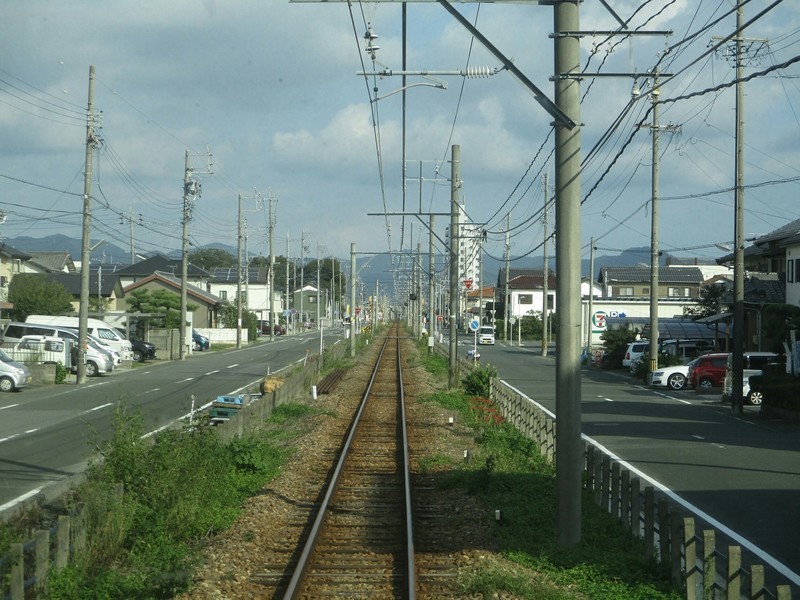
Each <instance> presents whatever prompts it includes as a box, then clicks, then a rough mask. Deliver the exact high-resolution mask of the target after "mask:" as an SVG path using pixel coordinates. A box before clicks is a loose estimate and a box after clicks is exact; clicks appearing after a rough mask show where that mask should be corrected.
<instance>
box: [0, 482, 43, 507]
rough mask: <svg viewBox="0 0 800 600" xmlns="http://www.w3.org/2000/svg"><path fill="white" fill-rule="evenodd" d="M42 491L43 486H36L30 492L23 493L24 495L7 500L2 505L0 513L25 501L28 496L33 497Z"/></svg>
mask: <svg viewBox="0 0 800 600" xmlns="http://www.w3.org/2000/svg"><path fill="white" fill-rule="evenodd" d="M41 491H42V488H36V489H34V490H31V491H30V492H26V493H24V494H22V496H17V497H16V498H14V499H13V500H11V501H9V502H6V503H5V504H2V505H0V513H1V512H4V511H6V510H8V509H9V508H11V507H13V506H16V505H17V504H19V503H20V502H24V501H25V500H27V499H28V498H31V497H33V496H35V495H36V494H38V493H39V492H41Z"/></svg>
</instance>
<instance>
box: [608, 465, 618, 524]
mask: <svg viewBox="0 0 800 600" xmlns="http://www.w3.org/2000/svg"><path fill="white" fill-rule="evenodd" d="M619 484H620V481H619V463H618V462H617V461H614V462H613V463H611V509H610V510H611V516H613V517H614V518H615V519H619V516H620V514H619V503H620V498H619V494H620V492H619Z"/></svg>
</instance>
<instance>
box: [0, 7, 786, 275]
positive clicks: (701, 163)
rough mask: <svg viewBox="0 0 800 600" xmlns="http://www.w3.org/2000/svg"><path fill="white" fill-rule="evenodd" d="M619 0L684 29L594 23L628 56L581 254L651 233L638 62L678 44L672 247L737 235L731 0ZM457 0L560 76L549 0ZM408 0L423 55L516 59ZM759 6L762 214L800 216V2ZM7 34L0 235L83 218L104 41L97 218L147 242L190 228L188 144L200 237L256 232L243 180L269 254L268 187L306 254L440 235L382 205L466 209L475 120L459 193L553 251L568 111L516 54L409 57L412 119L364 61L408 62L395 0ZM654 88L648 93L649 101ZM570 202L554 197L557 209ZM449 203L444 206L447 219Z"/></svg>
mask: <svg viewBox="0 0 800 600" xmlns="http://www.w3.org/2000/svg"><path fill="white" fill-rule="evenodd" d="M608 4H609V5H610V6H611V7H612V8H613V10H614V11H615V12H616V13H617V15H618V16H619V17H621V18H622V19H623V20H625V21H628V20H629V27H630V28H631V29H638V30H640V31H664V30H671V31H672V35H669V36H666V35H661V34H659V35H638V36H635V37H622V36H614V37H611V38H609V37H608V36H606V35H602V34H596V35H587V36H586V37H584V38H583V40H582V44H581V50H582V66H583V67H584V68H585V71H586V72H598V71H599V72H602V73H617V74H620V76H618V77H601V78H591V77H588V76H587V77H586V78H585V79H584V80H583V81H582V83H581V92H582V94H585V97H584V99H583V103H582V106H581V115H580V120H581V122H582V125H583V127H582V132H581V139H582V147H583V151H582V156H583V159H584V161H585V165H584V170H583V172H582V176H581V180H582V182H581V187H582V197H583V204H582V215H581V222H582V228H581V230H582V232H581V246H582V247H583V248H584V255H585V256H588V245H589V240H590V238H591V237H594V238H595V239H596V242H595V243H596V245H597V246H598V247H599V248H602V249H603V250H604V252H605V253H609V251H613V250H615V249H624V248H628V247H632V246H647V245H648V244H649V239H650V205H649V199H650V194H651V162H652V161H651V134H650V130H649V129H648V128H647V127H646V125H648V124H649V123H650V116H649V115H648V109H649V108H650V95H649V90H650V89H651V85H652V79H648V78H647V77H640V78H638V79H634V78H633V77H632V76H630V75H631V74H633V73H647V72H651V71H652V70H653V69H654V68H655V66H656V65H659V68H660V70H661V72H662V73H665V74H671V75H672V77H670V78H668V77H666V76H665V80H664V82H663V87H662V89H661V96H660V97H661V99H662V100H665V101H667V102H666V103H665V104H664V105H663V106H662V108H661V118H660V123H661V125H662V126H663V127H667V126H669V127H668V130H665V131H664V132H663V133H662V135H661V142H660V150H661V152H660V163H659V164H660V185H659V195H660V197H661V200H660V202H659V214H660V226H659V229H660V243H661V247H662V249H663V250H668V251H672V252H674V253H676V254H679V255H683V256H692V257H694V256H697V257H710V256H717V255H719V254H720V251H719V250H717V249H715V248H714V247H713V245H714V244H715V243H722V242H727V241H730V240H732V239H733V225H734V211H733V193H732V192H731V187H732V185H733V183H734V148H735V145H734V125H735V119H734V116H735V112H734V100H735V91H734V88H733V87H731V86H729V85H726V84H729V83H730V82H731V81H732V79H733V77H734V75H735V71H734V69H733V68H732V62H731V57H730V52H729V50H730V45H729V44H723V45H722V46H721V47H720V48H719V49H718V50H717V51H713V50H712V49H711V48H710V46H712V45H714V44H716V42H717V41H719V39H720V38H721V37H724V36H728V35H730V34H731V33H732V32H733V31H734V29H735V23H736V17H735V13H734V12H733V6H734V3H733V0H704V1H703V2H697V1H696V0H637V1H631V0H608ZM698 5H700V6H699V7H698ZM455 6H456V7H457V9H458V10H459V11H460V12H461V14H462V15H464V17H465V18H466V19H468V20H469V21H470V22H472V23H474V24H475V26H476V27H477V29H478V30H479V31H481V32H482V33H483V34H484V35H485V36H486V37H487V38H489V40H490V41H492V43H493V44H494V45H495V46H497V47H498V48H499V49H500V51H502V52H503V54H505V56H507V57H509V58H511V59H513V61H514V64H515V65H516V66H517V67H518V68H519V69H521V70H522V72H523V73H525V75H526V76H527V77H528V78H529V79H530V80H532V81H533V82H534V83H535V84H536V85H537V86H538V87H539V88H540V89H542V90H544V91H545V92H546V93H547V95H548V96H549V97H550V98H551V99H552V98H553V83H552V70H553V57H552V54H553V40H552V39H551V38H550V37H549V34H550V33H551V31H552V28H553V9H552V8H551V7H546V6H535V5H533V6H531V5H525V4H519V3H517V4H501V3H487V4H480V5H479V4H475V3H458V4H456V5H455ZM407 7H408V8H407V16H408V18H407V31H408V47H407V69H408V70H409V71H412V72H419V71H423V70H428V71H443V72H448V73H457V72H459V71H463V70H464V69H466V68H468V67H488V68H490V69H495V68H497V67H499V66H500V63H499V61H498V60H497V59H495V58H494V57H492V56H491V55H490V54H489V53H488V52H487V51H486V50H485V49H484V48H483V47H482V46H481V45H480V44H479V43H477V41H475V42H474V41H473V40H472V39H471V36H470V35H469V33H468V32H467V30H466V29H465V28H464V27H462V26H461V25H460V24H459V23H458V22H457V21H456V20H455V19H454V18H453V17H452V16H450V15H449V14H447V12H446V11H445V9H444V8H443V7H441V6H439V5H438V4H436V3H435V2H434V3H431V2H425V3H423V2H417V3H409V4H408V5H407ZM744 19H745V21H746V22H747V21H750V20H752V21H753V22H752V23H750V24H749V26H748V27H747V29H746V31H745V32H744V35H745V37H746V38H747V39H746V42H747V43H746V48H747V53H746V67H745V75H746V76H748V77H751V76H752V79H750V80H749V81H747V83H746V84H745V101H744V109H745V113H744V123H745V125H744V130H745V134H744V139H745V145H746V150H745V160H746V168H745V180H746V185H747V188H746V193H745V209H746V212H745V215H746V216H745V233H746V234H747V235H748V236H749V235H755V234H759V233H767V232H769V231H772V230H774V229H776V228H778V227H780V226H782V225H784V224H786V223H787V222H789V221H791V220H794V219H797V218H800V202H798V201H797V198H798V196H800V194H798V186H799V185H800V184H799V183H798V179H799V178H800V142H798V134H799V133H800V88H798V83H799V82H800V81H799V80H798V79H797V78H798V76H800V65H798V64H797V63H795V62H794V60H797V57H798V55H800V43H799V42H800V6H798V3H797V2H793V1H784V2H780V1H778V2H773V1H768V0H751V1H749V2H746V3H745V7H744ZM368 27H370V28H371V30H372V31H373V32H374V33H375V34H376V35H377V36H378V38H377V40H376V42H375V43H376V44H377V45H378V46H380V49H379V50H377V51H376V53H375V59H374V62H373V59H372V56H371V55H370V54H369V53H367V52H365V50H364V48H365V43H366V42H365V39H364V34H365V32H366V30H367V28H368ZM616 27H617V22H616V20H615V18H614V16H613V15H612V14H611V13H610V12H609V11H608V10H606V9H605V8H604V7H603V6H602V4H601V3H600V2H598V1H597V0H586V1H585V2H583V3H582V4H581V29H583V30H586V31H603V30H609V29H613V28H616ZM0 46H2V48H1V49H0V140H1V141H0V152H1V153H2V162H1V163H0V210H3V211H4V212H5V214H6V217H7V218H6V221H5V222H4V223H3V224H2V225H0V228H1V229H0V236H2V237H3V238H14V237H18V236H32V237H43V236H46V235H49V234H52V233H63V234H66V235H70V236H74V237H78V238H79V237H80V235H81V222H82V207H83V201H82V193H83V171H84V159H85V147H84V141H85V115H86V110H87V91H88V82H89V67H90V65H92V66H94V68H95V76H96V80H95V88H94V107H95V110H96V111H98V113H100V112H102V116H101V117H100V119H99V121H100V123H101V128H100V129H99V136H100V138H101V139H102V144H101V145H100V147H99V148H98V150H97V151H96V153H95V155H94V168H93V175H94V177H93V179H94V181H93V184H92V196H93V200H92V238H93V240H101V239H105V240H108V241H113V242H114V243H115V244H116V245H118V246H120V247H122V248H125V249H127V248H129V247H130V242H131V231H132V232H133V241H134V246H135V251H136V252H137V253H148V252H153V251H157V250H161V251H168V250H173V249H177V248H180V237H181V215H182V209H181V207H182V194H183V177H184V161H185V155H186V152H187V151H188V152H189V155H190V158H189V160H190V166H191V168H192V169H193V171H194V177H195V178H196V179H197V180H198V181H199V182H200V183H201V184H202V194H201V196H200V197H199V198H197V200H196V202H194V203H193V206H192V219H191V222H190V225H189V230H190V243H191V244H192V247H193V248H194V247H199V246H203V245H205V244H210V243H214V242H221V243H224V244H228V245H231V246H235V245H236V239H237V222H238V221H237V219H238V217H237V215H238V210H237V208H238V204H239V203H238V197H239V195H240V194H241V195H242V196H243V198H244V200H243V202H242V205H243V212H242V215H243V219H244V220H245V221H246V230H247V248H248V252H249V254H251V255H252V254H267V253H268V245H267V224H268V219H267V210H266V209H267V207H268V205H269V198H272V199H273V210H274V216H275V229H274V233H275V235H274V243H275V248H276V254H286V247H287V244H288V246H289V255H290V256H299V255H300V253H301V250H300V246H301V238H302V239H303V240H304V241H305V246H306V249H305V250H304V251H303V252H304V254H305V255H306V256H312V257H313V256H315V255H316V254H317V253H318V252H319V254H320V255H321V256H329V255H336V256H339V257H342V258H345V257H347V256H348V254H349V251H350V244H351V243H355V244H356V245H357V250H358V251H359V252H385V251H387V250H392V251H397V250H408V249H409V248H415V247H416V245H417V242H418V241H420V242H422V244H423V248H427V232H425V231H424V230H423V226H422V224H421V222H420V220H419V219H416V218H413V217H407V218H405V219H403V218H400V217H398V216H391V217H385V216H380V215H379V213H384V212H390V213H398V212H402V211H403V210H405V211H407V212H413V211H421V212H423V213H430V212H439V213H442V212H446V211H447V210H449V201H450V188H449V185H450V184H449V181H448V178H449V174H450V165H449V162H448V158H449V155H450V148H451V146H452V145H453V144H457V145H459V146H460V148H461V159H462V164H461V179H462V180H463V187H462V199H463V201H464V203H465V206H466V212H467V214H468V215H469V217H470V218H471V219H472V220H473V221H475V222H477V223H485V228H486V230H487V232H488V233H487V244H486V250H487V252H488V253H489V254H490V255H491V256H495V257H501V256H502V255H503V252H504V240H505V231H506V228H507V227H506V223H507V219H508V222H509V223H510V225H511V232H510V244H511V254H512V256H521V255H526V254H533V255H536V254H539V253H541V244H542V239H543V223H542V208H543V204H544V197H545V194H544V189H543V176H544V174H545V173H547V174H549V176H550V181H551V184H552V179H553V154H552V152H553V135H552V134H551V129H552V128H551V125H550V123H551V121H552V118H551V116H550V115H549V114H547V113H546V111H545V110H544V109H543V108H542V107H541V106H540V105H539V104H538V103H537V102H536V101H535V100H534V99H533V97H532V96H531V94H530V93H529V92H528V91H526V90H525V89H524V88H523V86H522V85H521V84H520V83H519V82H518V81H517V80H516V79H515V78H514V77H513V76H512V75H511V74H510V73H509V72H507V71H502V72H499V73H497V74H496V75H494V76H492V77H484V78H463V77H461V76H458V75H456V74H444V75H436V76H434V77H431V78H423V77H419V76H409V77H408V80H407V85H409V86H410V87H409V88H408V90H407V93H406V110H405V119H404V118H403V104H402V94H400V93H396V92H397V91H398V90H399V88H400V87H401V85H402V80H401V78H400V77H398V76H393V77H368V78H365V77H361V76H358V75H357V73H358V72H360V71H362V70H366V71H367V72H375V71H381V70H384V69H390V70H394V71H399V70H401V68H402V49H403V44H402V10H401V5H400V3H399V2H382V3H371V4H358V3H354V4H353V5H352V6H348V4H347V3H346V2H334V1H329V2H324V3H318V2H289V1H288V0H238V1H237V0H229V1H224V2H223V1H216V0H170V1H169V2H163V1H160V0H159V1H149V0H144V1H137V2H124V1H121V0H107V1H104V2H96V1H89V0H70V1H69V2H66V1H44V0H24V1H23V0H10V1H8V2H5V3H4V6H3V18H2V20H0ZM726 50H728V52H726ZM783 64H785V65H786V66H785V67H783V68H775V67H776V66H778V65H783ZM419 84H434V85H419ZM435 84H444V86H446V89H442V87H444V86H442V85H439V87H436V85H435ZM634 88H636V89H637V90H639V91H640V94H639V95H638V100H636V101H635V102H633V103H631V102H630V101H631V97H632V92H633V91H634ZM376 97H377V98H378V99H377V100H375V98H376ZM404 125H405V126H404ZM404 129H405V165H406V175H405V178H404V177H403V169H402V166H403V156H404V153H403V130H404ZM208 152H210V153H211V155H212V157H213V158H212V161H213V169H212V170H213V174H207V173H206V172H207V171H208V170H209V169H208V163H209V161H208V156H207V153H208ZM404 180H405V192H404V190H403V182H404ZM509 215H510V217H509ZM425 220H426V221H427V217H425ZM553 221H554V216H553V215H552V214H551V216H550V228H551V230H552V228H553ZM131 222H132V223H131ZM446 224H447V223H446V219H445V218H444V217H437V220H436V229H437V233H438V234H439V235H441V236H443V235H444V228H445V226H446ZM131 225H132V227H131ZM701 246H705V247H703V248H698V247H701ZM551 248H552V245H551ZM551 252H552V250H551ZM119 259H120V260H123V259H127V257H119ZM115 260H116V258H115ZM647 260H648V258H647V256H646V255H645V256H643V261H647Z"/></svg>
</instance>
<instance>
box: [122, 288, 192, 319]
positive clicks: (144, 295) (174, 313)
mask: <svg viewBox="0 0 800 600" xmlns="http://www.w3.org/2000/svg"><path fill="white" fill-rule="evenodd" d="M126 299H127V301H128V308H129V310H130V311H131V312H141V313H157V314H158V313H160V314H163V315H164V317H163V318H161V319H154V324H155V325H157V326H162V327H166V328H167V329H174V328H176V327H178V326H179V325H180V321H181V297H180V295H179V294H176V293H175V292H170V291H169V290H163V289H159V290H153V291H152V292H151V291H150V290H142V289H139V290H134V291H132V292H131V293H130V294H129V295H128V297H127V298H126ZM186 310H187V311H189V312H192V311H194V310H197V305H196V304H191V303H187V304H186Z"/></svg>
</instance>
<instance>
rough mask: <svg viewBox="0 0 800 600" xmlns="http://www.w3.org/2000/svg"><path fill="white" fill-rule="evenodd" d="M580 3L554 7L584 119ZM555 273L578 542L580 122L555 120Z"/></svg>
mask: <svg viewBox="0 0 800 600" xmlns="http://www.w3.org/2000/svg"><path fill="white" fill-rule="evenodd" d="M579 7H580V3H579V2H578V1H577V0H575V1H565V2H558V3H556V4H555V5H554V6H553V12H554V28H553V31H554V39H555V52H554V67H555V68H554V76H555V102H556V105H557V106H558V108H559V109H560V110H562V111H563V112H564V113H565V114H567V115H569V118H570V120H571V122H572V123H580V80H579V79H578V78H572V77H570V75H575V74H577V72H578V71H579V69H580V42H579V38H578V36H577V35H574V34H569V35H568V34H566V33H564V32H575V31H578V29H579V21H580V19H579V13H580V9H579ZM555 131H556V134H555V156H556V168H555V196H556V200H557V201H556V228H557V232H556V272H557V273H558V297H557V298H556V304H557V309H556V310H557V313H558V333H557V335H556V340H557V341H556V345H557V347H558V353H557V354H556V422H557V423H558V435H557V436H556V540H557V542H558V544H559V545H560V546H574V545H575V544H577V543H578V542H580V539H581V477H582V474H583V444H582V443H581V372H580V370H581V364H580V348H581V346H580V330H581V304H580V302H578V301H577V299H579V298H580V297H581V288H580V284H581V268H580V265H581V257H580V239H581V235H580V200H581V198H580V195H581V189H580V167H581V140H580V127H570V125H569V124H568V123H565V122H564V121H563V120H556V121H555Z"/></svg>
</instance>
